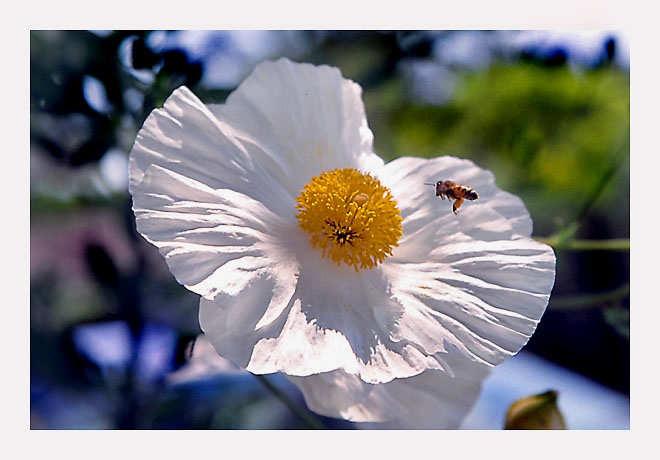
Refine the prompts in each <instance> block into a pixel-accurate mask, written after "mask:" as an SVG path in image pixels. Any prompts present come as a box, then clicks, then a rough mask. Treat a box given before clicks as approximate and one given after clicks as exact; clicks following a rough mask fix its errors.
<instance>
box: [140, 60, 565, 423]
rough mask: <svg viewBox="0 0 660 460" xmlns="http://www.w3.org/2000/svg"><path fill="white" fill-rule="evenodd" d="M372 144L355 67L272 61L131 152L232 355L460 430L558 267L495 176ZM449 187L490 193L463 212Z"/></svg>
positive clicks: (149, 223) (530, 328)
mask: <svg viewBox="0 0 660 460" xmlns="http://www.w3.org/2000/svg"><path fill="white" fill-rule="evenodd" d="M372 140H373V135H372V133H371V131H370V129H369V127H368V125H367V120H366V116H365V111H364V105H363V103H362V99H361V88H360V87H359V85H357V84H356V83H355V82H353V81H350V80H347V79H345V78H343V77H342V76H341V74H340V72H339V70H338V69H336V68H332V67H328V66H318V67H317V66H313V65H310V64H298V63H293V62H291V61H289V60H287V59H280V60H278V61H276V62H265V63H262V64H260V65H258V66H257V67H256V68H255V69H254V71H253V73H252V74H251V75H250V76H249V77H248V78H247V79H246V80H245V81H244V82H243V83H242V84H241V85H240V86H239V88H238V89H236V91H234V92H233V93H232V94H231V95H230V96H229V98H228V99H227V101H226V103H225V104H222V105H205V104H204V103H202V102H201V101H200V100H199V99H198V98H197V97H196V96H195V95H194V94H193V93H192V92H191V91H190V90H188V89H187V88H185V87H181V88H179V89H177V90H176V91H175V92H174V93H173V94H172V95H171V96H170V97H169V98H168V99H167V101H166V102H165V104H164V106H163V108H161V109H156V110H154V111H153V112H152V113H151V115H150V116H149V117H148V118H147V120H146V121H145V123H144V126H143V127H142V129H141V130H140V132H139V133H138V136H137V139H136V141H135V145H134V147H133V150H132V152H131V155H130V160H129V176H130V184H129V188H130V192H131V194H132V196H133V209H134V212H135V216H136V221H137V228H138V230H139V232H140V233H141V234H142V235H143V236H144V237H145V238H146V239H147V240H148V241H150V242H151V243H153V244H154V245H156V246H157V247H158V248H159V250H160V252H161V254H162V255H163V256H164V257H165V259H166V261H167V263H168V265H169V268H170V270H171V271H172V273H173V274H174V276H175V277H176V279H177V281H178V282H179V283H181V284H183V285H184V286H186V287H187V288H188V289H190V290H191V291H193V292H196V293H197V294H199V295H200V296H201V300H200V313H199V317H200V324H201V327H202V330H203V331H204V332H205V333H206V335H207V337H208V338H209V340H210V341H211V343H212V344H213V346H214V348H215V349H216V351H217V352H218V353H219V354H220V355H221V356H223V357H225V358H227V359H229V360H230V361H232V362H233V363H235V364H237V365H238V366H240V367H242V368H244V369H247V370H248V371H250V372H252V373H254V374H268V373H274V372H282V373H284V374H285V375H287V376H288V377H289V378H290V380H291V381H292V382H293V383H294V384H296V385H297V386H298V387H299V388H300V389H301V391H302V392H303V395H304V397H305V400H306V402H307V405H308V407H309V408H310V409H311V410H313V411H316V412H318V413H320V414H323V415H326V416H332V417H341V418H346V419H348V420H353V421H385V420H391V419H396V418H403V419H404V420H408V421H410V422H411V423H413V421H419V420H422V419H424V418H425V417H428V416H430V415H431V414H432V413H435V414H441V416H442V422H441V423H440V424H439V425H438V427H446V428H452V427H457V426H458V425H459V423H460V420H461V418H462V417H463V416H464V415H465V414H466V413H467V411H468V410H469V409H470V407H471V406H472V404H473V403H474V401H475V400H476V398H477V395H478V392H479V388H480V385H481V381H482V380H483V378H484V377H485V376H486V375H487V372H488V371H487V369H488V368H489V367H490V366H493V365H496V364H498V363H501V362H502V361H504V360H505V359H506V358H507V357H509V356H511V355H513V354H515V353H517V352H518V350H520V348H521V347H523V346H524V345H525V343H526V342H527V340H528V339H529V337H530V335H531V334H532V333H533V332H534V329H535V328H536V325H537V323H538V321H539V319H540V318H541V315H542V314H543V312H544V310H545V307H546V305H547V302H548V298H549V295H550V290H551V289H552V285H553V283H554V275H555V257H554V253H553V251H552V249H551V248H550V247H548V246H546V245H543V244H540V243H538V242H536V241H535V240H533V239H532V238H531V237H530V235H531V232H532V221H531V219H530V216H529V213H528V212H527V210H526V209H525V206H524V204H523V203H522V201H521V200H520V199H519V198H517V197H516V196H514V195H511V194H509V193H507V192H504V191H502V190H500V189H498V188H497V186H496V185H495V179H494V177H493V175H492V174H491V173H490V172H488V171H485V170H483V169H481V168H479V167H477V166H476V165H474V163H472V162H471V161H469V160H464V159H458V158H454V157H439V158H434V159H423V158H412V157H402V158H399V159H396V160H394V161H392V162H390V163H388V164H384V163H383V160H382V159H381V158H380V157H378V156H377V155H376V154H375V153H374V152H373V145H372ZM448 179H450V180H453V181H455V182H456V183H460V184H467V185H469V186H470V187H472V188H474V189H475V190H476V191H477V192H478V194H479V199H478V200H476V201H470V202H466V203H465V204H463V206H462V207H461V208H460V211H459V214H458V215H454V214H453V213H452V211H451V205H450V204H448V202H447V201H446V200H445V201H442V200H440V199H439V198H438V197H436V196H435V191H434V189H433V188H431V187H428V186H425V185H424V183H434V182H436V181H438V180H448ZM415 423H416V422H415Z"/></svg>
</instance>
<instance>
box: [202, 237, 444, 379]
mask: <svg viewBox="0 0 660 460" xmlns="http://www.w3.org/2000/svg"><path fill="white" fill-rule="evenodd" d="M291 234H292V235H295V236H296V237H297V243H296V242H295V241H296V240H295V239H289V240H287V238H283V239H282V241H281V242H282V244H283V245H284V246H285V247H288V250H289V251H290V252H291V254H292V256H293V257H296V259H297V261H298V263H299V267H300V271H299V273H297V274H296V277H297V284H296V288H295V292H293V294H292V295H291V297H290V298H289V301H288V304H287V305H286V306H285V307H284V308H283V309H282V310H280V311H281V313H280V315H279V316H277V317H276V318H274V319H273V320H272V321H271V322H269V323H268V324H265V322H264V321H261V323H259V324H257V320H258V319H259V318H261V317H262V315H264V314H265V311H266V305H265V304H264V303H263V302H259V301H258V299H259V297H260V296H263V295H265V294H267V292H268V289H270V286H268V285H267V284H266V280H262V282H261V283H260V284H258V285H257V287H256V289H260V290H259V292H257V290H256V289H255V288H252V289H253V291H252V292H250V293H247V292H246V293H244V294H243V295H246V296H248V297H249V299H247V300H245V301H243V300H242V299H240V300H238V299H237V300H232V301H230V300H231V299H228V298H227V297H226V296H216V297H215V298H214V299H213V300H207V299H201V301H200V324H201V326H202V329H203V330H204V332H205V333H206V334H207V336H208V337H209V339H210V340H211V342H212V343H213V345H214V346H215V348H216V350H218V352H219V353H220V354H221V355H222V356H225V357H226V358H228V359H230V360H232V361H233V362H235V363H237V364H238V365H239V366H241V367H244V368H246V369H247V370H249V371H250V372H253V373H255V374H267V373H273V372H284V373H286V374H289V375H294V376H305V375H311V374H317V373H321V372H329V371H332V370H335V369H343V370H344V371H346V372H348V373H351V374H356V375H358V376H359V377H360V378H361V379H362V380H363V381H365V382H370V383H382V382H388V381H390V380H392V379H394V378H400V377H409V376H412V375H417V374H419V373H421V372H423V371H424V370H426V369H446V364H445V363H444V359H443V356H442V355H441V354H437V355H433V356H432V355H430V354H428V353H425V352H424V351H423V350H422V349H421V348H420V347H419V346H418V345H417V344H415V343H411V342H408V341H406V340H398V339H397V340H393V338H392V328H393V327H394V325H395V323H396V321H397V318H399V317H401V316H402V314H403V310H404V306H403V305H401V304H400V303H399V302H398V301H397V299H395V298H393V297H392V296H391V292H390V289H391V286H390V285H389V284H388V283H389V282H388V280H387V279H385V278H383V277H382V272H381V270H379V269H376V270H366V271H365V270H362V271H360V272H358V273H356V272H355V270H353V268H352V267H348V266H345V265H344V266H340V267H338V266H336V265H334V264H333V263H331V262H330V261H329V260H327V259H321V258H320V257H319V252H318V251H317V250H315V249H312V248H311V247H310V246H309V245H308V244H306V243H307V237H306V235H305V234H304V233H303V232H292V233H291ZM289 236H290V237H291V235H289ZM262 285H265V287H264V288H263V289H261V288H260V286H262ZM253 296H254V298H253ZM238 302H240V303H238ZM239 309H240V311H241V312H244V311H246V310H248V311H250V312H253V314H252V316H250V319H251V321H250V322H249V323H247V325H248V327H245V328H244V327H240V328H239V327H236V326H234V327H232V325H231V324H230V322H229V319H230V318H231V317H232V315H233V316H237V315H239V314H241V313H239V312H237V310H239ZM447 372H450V370H447Z"/></svg>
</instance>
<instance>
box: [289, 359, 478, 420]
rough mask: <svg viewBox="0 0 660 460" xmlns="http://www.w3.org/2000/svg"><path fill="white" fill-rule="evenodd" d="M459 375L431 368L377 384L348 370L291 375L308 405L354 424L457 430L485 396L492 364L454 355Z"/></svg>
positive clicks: (454, 362)
mask: <svg viewBox="0 0 660 460" xmlns="http://www.w3.org/2000/svg"><path fill="white" fill-rule="evenodd" d="M451 366H452V368H453V369H455V371H456V374H455V375H454V376H453V377H451V376H449V375H448V374H447V373H446V372H442V371H438V370H427V371H425V372H423V373H421V374H419V375H417V376H414V377H409V378H403V379H395V380H392V381H391V382H389V383H381V384H378V385H373V384H369V383H365V382H364V381H362V380H361V379H359V378H358V377H357V376H355V375H353V374H349V373H346V372H344V371H342V370H336V371H333V372H327V373H323V374H316V375H311V376H308V377H292V376H287V377H288V378H289V380H290V381H291V382H292V383H294V384H295V385H296V386H297V387H298V388H299V389H300V390H301V391H302V393H303V396H304V398H305V402H306V403H307V407H308V408H309V409H310V410H312V411H314V412H316V413H318V414H321V415H325V416H327V417H338V418H344V419H346V420H351V421H354V422H392V423H389V424H386V425H380V424H379V425H376V426H375V428H385V427H387V428H425V429H455V428H458V427H459V426H460V423H461V421H462V420H463V418H464V417H465V415H467V413H468V412H469V411H470V409H471V408H472V406H473V405H474V403H475V401H476V400H477V398H478V396H479V392H480V390H481V384H482V381H483V379H484V378H485V377H486V376H487V375H488V371H489V368H488V367H486V366H482V365H479V364H476V363H473V362H471V361H468V360H464V359H460V357H459V359H456V357H454V358H451Z"/></svg>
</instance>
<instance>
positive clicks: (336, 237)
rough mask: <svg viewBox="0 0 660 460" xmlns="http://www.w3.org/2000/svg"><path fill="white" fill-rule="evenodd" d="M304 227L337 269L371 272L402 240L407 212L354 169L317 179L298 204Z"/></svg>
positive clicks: (374, 180) (301, 223) (316, 177)
mask: <svg viewBox="0 0 660 460" xmlns="http://www.w3.org/2000/svg"><path fill="white" fill-rule="evenodd" d="M296 203H297V205H296V209H297V210H298V215H297V216H296V217H297V218H298V225H300V228H302V229H303V230H304V231H306V232H307V233H309V234H310V240H309V241H310V243H311V245H312V247H314V248H317V249H320V250H321V251H322V255H323V257H329V258H330V259H331V260H332V261H333V262H334V263H336V264H337V265H341V264H342V262H343V263H345V264H347V265H351V266H352V267H353V268H355V271H359V269H361V268H363V269H371V268H374V267H375V266H376V265H378V264H379V263H382V262H383V260H385V258H386V257H388V256H391V255H392V250H393V248H394V247H396V246H398V241H399V239H400V238H401V234H402V228H401V222H402V220H403V219H402V218H401V211H399V209H398V208H397V204H396V201H394V199H393V198H392V194H391V193H390V191H389V189H387V188H386V187H384V186H383V185H381V184H380V181H378V179H375V178H374V177H372V176H371V175H370V174H367V173H361V172H359V171H357V170H356V169H353V168H344V169H335V170H333V171H329V172H323V173H321V174H320V175H318V176H314V177H313V178H312V180H311V181H310V182H309V183H308V184H307V185H305V188H304V190H303V191H302V192H301V193H300V196H299V197H298V198H297V199H296Z"/></svg>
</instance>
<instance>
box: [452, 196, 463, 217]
mask: <svg viewBox="0 0 660 460" xmlns="http://www.w3.org/2000/svg"><path fill="white" fill-rule="evenodd" d="M463 201H464V200H463V198H458V199H456V201H454V214H456V215H458V208H460V207H461V205H462V204H463Z"/></svg>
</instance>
